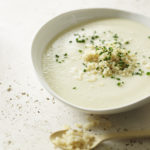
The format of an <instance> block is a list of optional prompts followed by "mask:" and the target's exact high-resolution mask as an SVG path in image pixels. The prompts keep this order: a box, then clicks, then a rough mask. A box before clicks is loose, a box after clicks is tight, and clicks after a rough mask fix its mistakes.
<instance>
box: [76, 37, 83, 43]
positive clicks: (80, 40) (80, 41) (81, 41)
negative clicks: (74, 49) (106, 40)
mask: <svg viewBox="0 0 150 150" xmlns="http://www.w3.org/2000/svg"><path fill="white" fill-rule="evenodd" d="M76 42H77V43H85V39H78V38H76Z"/></svg>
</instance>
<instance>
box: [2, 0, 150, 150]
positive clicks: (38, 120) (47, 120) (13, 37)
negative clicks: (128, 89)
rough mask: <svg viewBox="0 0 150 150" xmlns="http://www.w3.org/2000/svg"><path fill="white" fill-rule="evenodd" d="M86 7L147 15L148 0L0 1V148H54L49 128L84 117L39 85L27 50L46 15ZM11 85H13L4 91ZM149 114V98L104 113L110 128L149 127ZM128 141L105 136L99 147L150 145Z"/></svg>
mask: <svg viewBox="0 0 150 150" xmlns="http://www.w3.org/2000/svg"><path fill="white" fill-rule="evenodd" d="M89 7H111V8H119V9H123V10H130V11H133V12H138V13H141V14H144V15H147V16H150V1H148V0H74V1H72V0H22V1H20V0H13V1H12V0H5V1H4V0H1V1H0V70H1V72H0V150H53V149H54V148H53V146H52V145H51V143H50V142H49V134H50V133H51V132H53V131H55V130H57V129H60V128H62V126H63V125H64V124H73V123H74V122H84V121H85V120H86V117H87V116H88V115H85V114H83V113H80V112H77V111H76V110H73V109H71V108H69V107H68V106H66V105H64V104H62V103H60V102H58V101H56V102H55V101H54V100H52V97H51V96H50V95H49V94H48V93H47V92H46V91H45V90H44V89H43V88H42V87H41V85H40V84H39V82H38V80H37V78H36V76H35V73H34V70H33V67H32V63H31V57H30V51H31V43H32V39H33V37H34V35H35V33H36V32H37V31H38V29H39V28H40V27H41V26H42V25H43V24H44V23H45V22H47V21H48V20H49V19H51V18H52V17H54V16H56V15H58V14H60V13H63V12H65V11H69V10H73V9H79V8H89ZM10 85H11V89H12V90H11V91H7V89H8V88H9V86H10ZM24 92H25V93H24ZM47 98H50V100H47ZM149 114H150V104H149V105H147V106H144V107H142V108H140V109H138V110H135V111H131V112H127V113H123V114H117V115H112V116H109V118H110V120H112V124H113V125H114V130H116V129H117V130H123V129H124V128H129V129H144V128H145V129H148V128H150V118H149ZM128 143H129V141H120V142H118V141H114V142H106V143H105V144H103V145H102V148H101V150H103V149H115V150H117V149H119V150H126V149H129V150H135V149H136V150H149V149H150V144H149V143H150V140H139V141H136V142H134V141H130V144H129V146H128ZM132 143H133V144H132ZM141 143H143V144H141ZM98 149H99V148H98Z"/></svg>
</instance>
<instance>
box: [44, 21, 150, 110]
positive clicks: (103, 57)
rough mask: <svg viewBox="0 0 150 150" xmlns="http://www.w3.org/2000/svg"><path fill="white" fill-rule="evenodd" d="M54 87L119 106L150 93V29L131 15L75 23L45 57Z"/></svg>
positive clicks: (69, 95)
mask: <svg viewBox="0 0 150 150" xmlns="http://www.w3.org/2000/svg"><path fill="white" fill-rule="evenodd" d="M42 67H43V74H44V77H45V79H46V81H47V83H48V84H49V86H50V87H51V89H52V90H53V91H54V92H55V93H56V94H58V95H59V96H61V97H62V98H63V99H65V100H66V101H68V102H69V103H71V104H74V105H78V106H81V107H84V108H94V109H99V108H102V109H103V108H115V107H118V106H123V105H126V104H129V103H133V102H135V101H137V100H140V99H142V98H144V97H146V96H148V95H150V29H149V28H148V27H146V26H144V25H142V24H140V23H137V22H133V21H130V20H126V19H118V18H114V19H103V20H97V21H93V22H89V23H86V24H82V25H80V26H77V27H74V28H71V29H69V30H67V31H65V32H63V33H62V34H61V35H59V36H57V37H56V38H55V39H53V41H51V42H50V43H49V45H48V46H47V48H46V50H45V51H44V54H43V58H42Z"/></svg>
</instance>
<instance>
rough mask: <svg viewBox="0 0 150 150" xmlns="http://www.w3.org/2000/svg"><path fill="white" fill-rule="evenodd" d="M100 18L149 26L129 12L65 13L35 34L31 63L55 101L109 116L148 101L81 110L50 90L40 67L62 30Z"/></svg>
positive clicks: (79, 11)
mask: <svg viewBox="0 0 150 150" xmlns="http://www.w3.org/2000/svg"><path fill="white" fill-rule="evenodd" d="M102 18H126V19H130V20H135V21H138V22H141V23H143V24H145V25H147V26H150V20H149V19H148V18H147V17H144V16H141V15H138V14H134V13H130V12H125V11H120V10H114V9H105V8H103V9H102V8H101V9H100V8H95V9H83V10H75V11H71V12H67V13H64V14H62V15H59V16H57V17H55V18H54V19H52V20H50V21H49V22H48V23H46V24H45V25H44V26H43V27H42V28H41V29H40V30H39V32H38V33H37V34H36V36H35V38H34V41H33V44H32V61H33V65H34V68H35V71H36V73H37V75H38V77H39V79H40V81H41V83H42V84H43V86H44V87H45V88H46V89H47V90H48V92H50V93H51V94H52V95H53V96H55V97H56V98H57V99H59V100H61V101H62V102H64V103H66V104H68V105H70V106H73V107H75V108H78V109H79V110H82V111H85V112H88V113H98V114H110V113H117V112H122V111H126V110H129V109H132V108H135V107H137V106H140V105H142V104H144V103H147V102H148V99H147V98H146V99H144V100H140V101H138V102H135V103H132V104H128V105H126V106H122V107H116V108H113V109H99V110H95V109H86V108H81V107H79V106H75V105H73V104H70V103H68V102H67V101H65V100H64V99H62V98H61V97H59V95H57V94H56V93H55V92H54V91H53V90H52V89H51V88H50V86H49V85H48V84H47V83H46V81H45V79H44V77H43V73H42V65H41V64H42V63H41V58H42V53H43V50H44V49H45V47H46V46H47V44H48V43H49V42H50V41H51V40H52V39H53V38H54V37H55V36H57V35H58V34H59V33H61V32H63V31H64V30H66V29H68V28H70V27H72V26H75V25H78V24H80V23H83V22H86V21H90V20H96V19H102Z"/></svg>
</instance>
